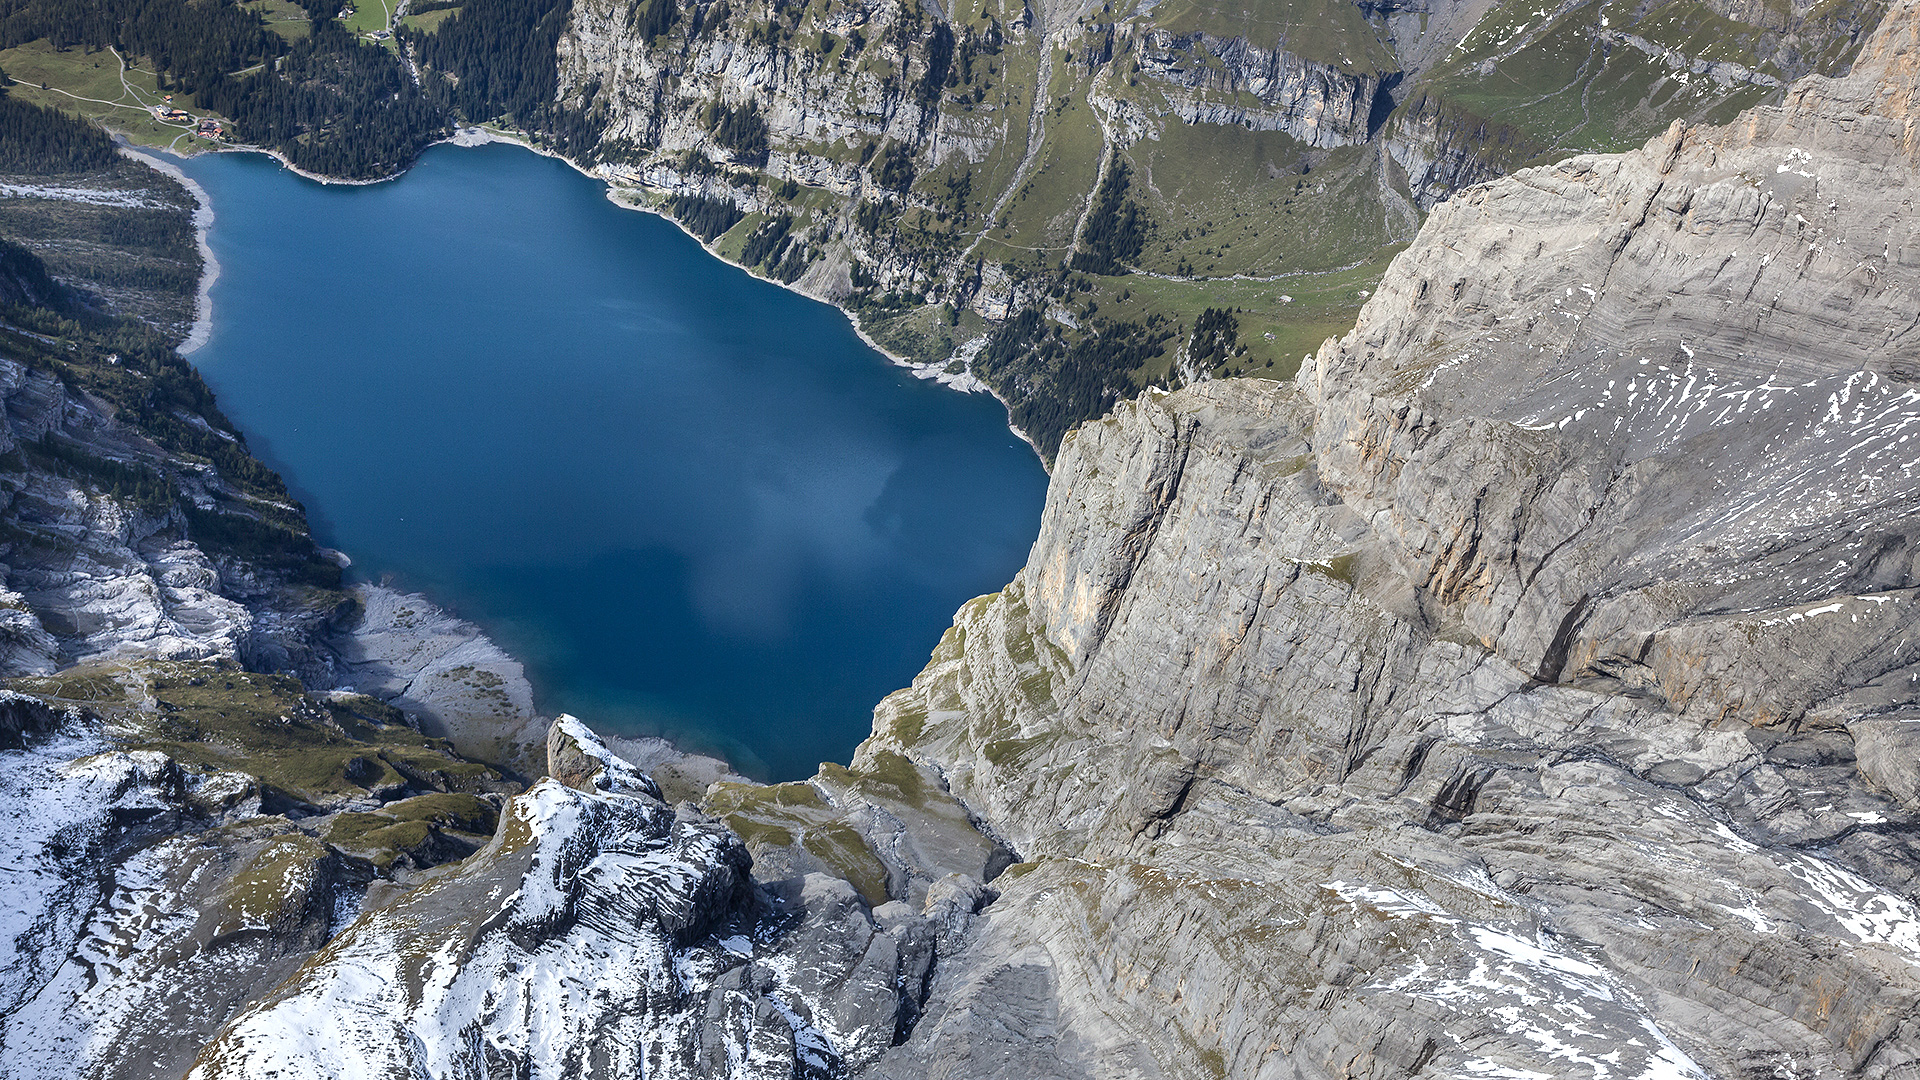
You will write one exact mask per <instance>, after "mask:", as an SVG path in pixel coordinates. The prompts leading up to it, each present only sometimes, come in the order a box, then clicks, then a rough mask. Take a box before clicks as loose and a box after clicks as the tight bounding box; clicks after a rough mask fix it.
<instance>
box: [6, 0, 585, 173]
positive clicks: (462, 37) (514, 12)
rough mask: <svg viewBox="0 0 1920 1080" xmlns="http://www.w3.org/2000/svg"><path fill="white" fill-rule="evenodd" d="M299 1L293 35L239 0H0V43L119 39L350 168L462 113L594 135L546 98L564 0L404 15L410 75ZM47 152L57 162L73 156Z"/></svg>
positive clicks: (254, 133) (395, 164)
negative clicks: (412, 62)
mask: <svg viewBox="0 0 1920 1080" xmlns="http://www.w3.org/2000/svg"><path fill="white" fill-rule="evenodd" d="M300 5H301V7H302V8H303V9H304V10H305V11H306V12H307V14H308V16H309V18H310V19H311V20H312V25H311V28H310V32H309V33H308V34H307V35H306V36H304V37H302V38H300V39H299V40H297V41H293V42H288V41H286V40H284V39H282V38H281V37H280V36H279V35H277V34H274V33H273V32H272V31H271V30H269V29H267V26H266V24H265V22H264V21H263V20H262V18H261V16H260V14H259V13H258V12H255V11H253V10H250V9H248V8H245V7H242V6H241V5H240V4H238V3H236V2H235V0H0V48H12V47H14V46H17V45H22V44H25V43H27V42H30V41H37V40H42V39H44V40H46V41H48V42H49V43H51V44H52V45H53V46H54V47H55V48H57V49H82V50H86V51H89V52H93V51H102V50H105V49H108V48H114V49H118V50H119V51H120V52H121V53H122V54H123V55H125V56H128V57H137V58H141V59H142V60H143V61H145V62H146V63H150V64H151V65H152V67H153V69H154V70H155V71H156V72H157V73H158V75H159V79H160V85H161V86H162V88H163V89H177V90H182V91H185V92H188V93H191V94H194V95H195V96H196V97H197V98H198V100H199V101H200V102H201V103H202V104H203V105H205V106H206V107H207V108H208V109H210V110H212V111H214V112H216V113H219V114H220V115H222V116H225V117H227V118H228V119H230V120H232V121H233V126H234V132H233V134H234V137H235V138H236V139H238V140H239V141H241V142H246V143H252V144H254V145H258V146H266V147H271V148H273V149H275V150H278V151H279V152H281V153H282V154H284V155H286V157H287V159H288V160H289V161H291V162H292V163H293V164H294V165H296V166H299V167H300V168H303V169H308V170H311V171H314V172H320V173H325V174H327V175H330V176H339V177H344V178H349V179H372V178H376V177H382V176H388V175H391V174H393V173H395V172H397V171H399V170H401V169H404V168H406V167H407V166H408V165H409V164H411V163H412V162H413V159H414V158H415V157H416V156H418V155H419V153H420V151H421V150H423V149H424V148H425V147H426V146H427V145H428V144H430V143H432V142H433V141H434V140H436V139H439V138H441V137H443V136H445V135H446V134H448V133H449V132H450V131H451V129H452V125H453V124H454V123H457V122H462V121H469V122H478V121H485V120H492V119H496V118H500V117H508V118H511V119H512V121H513V122H514V123H515V124H516V125H517V126H519V127H521V128H523V129H526V130H529V131H532V132H535V133H537V134H543V135H548V136H550V137H553V138H555V139H558V140H559V141H561V142H563V143H566V144H568V145H573V144H578V145H580V146H590V145H591V144H592V143H593V142H594V141H595V140H596V138H597V136H598V131H597V130H595V129H594V128H595V125H594V122H593V121H592V120H591V118H587V117H582V116H576V115H573V114H571V113H568V112H566V111H565V110H563V109H559V108H557V107H555V106H554V105H552V104H551V99H552V97H553V91H554V86H555V83H556V80H557V78H558V72H557V68H556V62H555V59H554V43H555V41H556V40H557V38H558V36H559V34H560V30H561V28H562V27H563V26H564V25H565V23H566V19H567V14H568V12H569V10H570V9H571V0H470V2H468V3H466V4H464V5H463V6H462V7H461V9H460V10H459V11H458V12H457V13H456V14H454V15H453V16H452V17H450V18H448V19H447V20H446V22H444V23H443V24H442V25H441V26H440V28H439V29H438V30H437V31H436V32H433V33H419V32H415V31H408V30H405V29H404V28H402V29H401V31H400V32H401V33H402V34H404V35H405V36H406V38H407V40H408V42H409V44H410V45H411V46H412V47H413V48H414V49H415V51H416V54H417V56H418V57H419V59H420V61H421V65H422V70H421V72H420V79H419V80H418V81H417V82H416V81H415V79H414V77H413V75H412V73H411V72H409V71H408V69H407V65H406V63H405V61H404V60H403V59H402V58H401V57H400V56H399V55H398V54H397V53H395V52H394V51H393V50H391V49H389V48H386V47H384V46H382V45H380V44H377V43H374V42H369V41H366V40H363V39H361V38H359V37H358V36H356V35H355V34H353V33H352V32H351V31H349V30H348V29H347V28H346V27H344V26H342V25H341V24H340V23H339V22H338V21H337V20H336V19H335V18H334V15H335V13H336V11H337V9H338V7H339V5H338V4H337V3H336V2H334V0H300ZM0 109H11V111H5V112H4V113H0V124H7V125H12V126H14V127H18V128H20V129H21V130H22V131H24V130H25V127H24V126H25V125H31V124H32V123H34V120H33V115H32V114H31V113H28V112H22V111H20V110H18V109H12V108H11V107H10V106H0ZM49 130H51V129H49ZM27 141H30V140H27ZM15 143H16V144H19V145H25V144H26V142H25V141H22V140H15ZM48 149H49V152H51V153H55V154H62V153H68V152H73V153H81V152H83V150H82V148H80V147H78V146H77V145H76V146H74V147H53V146H51V145H49V147H48ZM85 152H98V150H97V148H96V150H95V151H85ZM106 152H108V153H111V148H110V146H109V147H108V149H107V151H106ZM48 160H53V161H55V163H56V164H58V165H59V167H60V168H62V169H66V168H67V167H68V165H69V164H70V163H71V161H77V160H78V159H68V158H65V157H60V158H57V159H55V158H49V159H48ZM0 167H7V168H12V166H0ZM15 171H21V170H18V169H16V170H15Z"/></svg>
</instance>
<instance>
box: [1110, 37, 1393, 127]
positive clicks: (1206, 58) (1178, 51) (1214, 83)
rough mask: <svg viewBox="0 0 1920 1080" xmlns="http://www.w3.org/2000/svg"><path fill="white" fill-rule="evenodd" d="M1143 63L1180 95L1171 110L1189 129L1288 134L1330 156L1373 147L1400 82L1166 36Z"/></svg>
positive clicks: (1214, 41)
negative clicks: (1380, 116) (1376, 127)
mask: <svg viewBox="0 0 1920 1080" xmlns="http://www.w3.org/2000/svg"><path fill="white" fill-rule="evenodd" d="M1138 62H1139V66H1140V71H1141V73H1142V74H1145V75H1148V76H1151V77H1153V78H1155V79H1158V80H1160V81H1161V82H1164V83H1165V84H1166V85H1167V86H1168V87H1169V88H1173V89H1172V90H1171V92H1170V93H1169V94H1168V95H1167V109H1168V111H1169V112H1170V113H1171V114H1172V115H1174V116H1177V117H1179V119H1180V120H1181V121H1182V122H1184V123H1188V124H1235V125H1239V126H1241V127H1246V128H1253V129H1258V130H1262V131H1283V132H1285V133H1287V134H1288V135H1291V136H1293V137H1294V138H1295V139H1298V140H1299V141H1301V142H1303V143H1305V144H1307V145H1308V146H1314V147H1320V148H1323V149H1324V148H1329V147H1335V146H1351V145H1353V144H1355V143H1359V142H1364V141H1366V139H1367V136H1368V135H1369V134H1371V129H1370V126H1369V120H1370V118H1371V117H1372V116H1373V113H1374V108H1375V102H1376V100H1377V99H1378V98H1379V97H1380V96H1381V95H1382V94H1384V93H1385V92H1386V87H1387V86H1388V85H1390V84H1391V80H1393V79H1394V78H1396V77H1397V76H1398V74H1399V73H1398V72H1392V71H1387V72H1375V71H1367V70H1352V69H1350V68H1349V67H1348V66H1346V65H1338V64H1326V63H1315V62H1313V61H1311V60H1308V59H1306V58H1304V57H1301V56H1298V55H1296V54H1294V53H1291V52H1288V51H1287V50H1286V49H1284V48H1278V47H1274V48H1261V47H1260V46H1259V45H1255V44H1253V43H1251V42H1249V41H1247V40H1246V39H1245V38H1237V37H1236V38H1221V37H1215V36H1213V35H1211V34H1198V33H1195V34H1173V33H1170V32H1168V31H1166V30H1161V29H1154V30H1151V31H1148V32H1147V33H1146V34H1145V35H1144V36H1143V38H1142V41H1141V44H1140V49H1139V53H1138ZM1183 91H1184V92H1183ZM1247 97H1251V98H1253V99H1254V102H1255V103H1256V104H1251V105H1250V104H1249V103H1248V102H1247V100H1246V99H1247Z"/></svg>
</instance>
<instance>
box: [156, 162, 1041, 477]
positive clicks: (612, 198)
mask: <svg viewBox="0 0 1920 1080" xmlns="http://www.w3.org/2000/svg"><path fill="white" fill-rule="evenodd" d="M489 143H505V144H506V145H508V146H518V147H520V148H522V149H524V150H530V151H532V152H533V153H535V154H538V155H540V156H541V157H546V158H552V159H554V160H555V161H559V162H562V163H564V164H565V165H567V166H568V167H569V168H572V169H573V170H574V171H576V172H578V173H579V174H580V175H582V176H585V177H587V178H588V179H590V180H594V181H597V182H598V183H601V184H604V185H606V197H607V201H608V202H611V203H613V204H614V205H615V206H618V207H620V208H621V209H623V210H637V211H640V212H641V213H646V214H653V215H655V216H657V217H659V218H662V219H664V220H666V221H669V222H672V224H673V226H674V228H676V229H679V230H680V231H681V232H683V233H685V234H686V235H687V236H689V237H691V238H692V239H693V242H694V243H696V244H699V245H700V247H701V248H702V249H703V250H705V251H706V253H707V254H708V255H711V256H713V257H714V258H715V259H717V260H719V261H720V262H722V263H725V264H726V265H728V266H731V267H734V268H735V269H737V270H740V271H742V272H744V273H746V274H747V275H748V276H750V277H753V278H755V279H757V280H760V281H764V282H767V283H768V284H771V285H777V286H779V287H780V288H782V289H786V290H787V291H789V292H792V293H796V294H798V295H800V296H804V297H806V298H807V299H809V300H814V301H817V302H819V303H822V304H826V305H827V306H829V307H831V308H833V309H834V310H836V311H838V312H840V313H841V314H842V315H844V316H846V319H847V322H848V324H850V325H851V326H852V327H853V332H854V333H855V334H858V335H859V336H860V340H861V341H863V342H866V344H867V347H868V348H870V349H872V350H873V351H874V352H877V353H879V354H880V355H881V356H884V357H886V358H887V362H888V363H891V364H893V365H894V366H895V367H902V368H906V369H907V370H908V371H910V372H912V373H913V376H914V378H916V379H925V380H929V381H932V382H936V383H939V384H940V385H941V386H945V387H947V388H948V389H950V390H955V391H957V392H959V393H962V394H975V393H983V394H986V395H987V396H989V397H991V398H993V400H995V401H997V402H999V403H1000V407H1001V409H1003V410H1004V411H1005V412H1006V414H1007V430H1008V431H1011V432H1013V434H1014V435H1015V436H1017V437H1018V438H1019V439H1020V441H1021V442H1024V443H1026V444H1027V446H1028V447H1029V448H1030V449H1032V450H1033V453H1034V456H1035V457H1038V458H1039V459H1040V467H1041V468H1042V469H1047V468H1048V465H1047V458H1046V455H1045V454H1042V453H1041V452H1040V444H1039V443H1036V442H1034V441H1033V437H1032V436H1031V435H1028V434H1027V433H1026V432H1025V431H1024V430H1022V429H1021V427H1020V425H1018V424H1016V423H1014V422H1013V406H1012V405H1011V404H1009V403H1008V402H1007V399H1006V398H1004V397H1001V396H1000V392H999V391H997V390H995V389H994V388H993V387H992V386H990V385H989V384H988V383H987V382H986V380H984V379H982V378H980V377H979V376H977V375H974V374H973V372H972V371H971V370H967V371H964V372H961V373H960V374H959V375H957V376H956V375H953V374H951V373H949V372H948V371H947V370H946V366H947V364H949V363H952V358H951V357H949V358H948V360H947V361H945V362H935V363H925V364H923V363H916V362H914V361H912V360H909V359H907V358H906V357H903V356H900V355H898V354H896V353H894V352H893V351H892V350H890V349H888V348H887V347H886V346H885V345H882V344H880V342H878V341H876V340H874V337H873V335H871V334H869V333H868V332H867V328H866V327H865V326H862V325H861V323H860V316H859V315H858V314H856V313H855V312H854V311H853V310H852V309H850V308H848V307H846V306H845V305H843V304H841V303H839V302H838V301H836V300H831V299H828V298H827V297H824V296H816V295H814V294H813V293H810V292H807V291H806V290H804V289H801V288H798V287H796V286H794V285H793V284H792V283H791V282H785V281H780V280H779V279H777V278H771V277H767V276H766V275H764V274H761V273H758V272H757V271H755V270H754V268H752V267H749V266H741V265H740V264H739V263H736V262H734V261H733V260H731V259H729V258H727V257H726V256H724V255H722V254H720V252H719V250H718V249H717V248H716V247H715V246H714V245H713V244H712V243H711V242H709V241H707V240H704V239H702V238H701V237H699V236H697V235H695V234H694V232H693V231H692V230H690V229H688V228H687V227H686V226H685V225H683V224H681V223H680V222H679V221H678V220H676V219H675V218H674V217H673V215H671V214H669V213H667V212H665V211H664V210H661V209H659V208H657V207H652V206H646V205H643V204H641V203H637V202H629V201H625V200H622V199H620V198H618V192H619V191H620V190H621V189H619V188H616V187H615V186H614V184H613V183H612V181H610V180H608V179H607V178H606V177H604V176H602V175H600V174H599V173H596V172H594V171H593V170H592V169H589V168H587V167H586V166H583V165H581V164H580V163H579V162H577V161H575V160H573V159H572V158H570V157H567V156H566V155H565V154H560V153H556V152H554V151H552V150H548V149H547V148H545V147H543V146H540V145H538V144H536V143H535V142H533V141H532V140H531V139H528V138H526V137H525V136H522V135H516V134H513V133H511V132H503V131H495V130H492V129H489V128H486V127H484V126H480V125H468V126H467V127H464V128H456V129H455V130H454V133H453V134H452V135H449V136H447V137H446V138H443V139H436V140H434V141H433V142H431V143H429V144H428V147H427V148H428V149H432V148H433V147H435V146H459V147H475V146H485V145H487V144H489ZM133 152H134V153H135V154H136V156H139V157H142V158H145V159H146V160H147V161H149V162H154V161H155V159H154V158H152V157H151V156H150V155H148V154H144V153H140V152H138V151H133ZM168 153H176V154H177V153H178V152H176V151H168ZM201 154H264V155H266V156H267V157H270V158H272V159H274V160H275V161H278V162H279V163H280V165H281V167H282V168H284V169H286V170H287V171H288V172H291V173H293V174H294V175H296V176H299V177H302V178H303V179H307V180H312V181H313V182H314V183H317V184H328V185H336V184H337V185H341V186H347V187H365V186H370V185H373V184H385V183H389V182H391V181H394V180H398V179H400V178H401V177H403V176H405V175H406V174H407V173H408V172H410V171H412V169H413V166H412V165H408V166H407V168H405V169H402V170H400V171H398V172H395V173H393V174H391V175H388V176H382V177H377V178H375V179H372V180H342V179H340V178H338V177H331V176H323V175H321V174H319V173H315V172H309V171H307V170H306V169H302V168H300V167H299V166H298V165H295V164H294V163H293V162H291V161H289V160H288V159H287V156H286V155H285V154H282V153H281V152H279V151H278V150H272V149H269V148H267V147H262V146H223V147H216V148H209V149H196V150H191V151H188V152H187V153H185V154H179V155H178V156H182V157H198V156H199V155H201ZM162 171H166V170H165V169H164V168H163V169H162ZM175 173H177V174H178V175H179V176H180V177H184V176H185V174H184V173H178V170H177V169H176V170H175ZM170 175H172V174H170ZM188 189H189V190H195V185H192V184H191V183H189V185H188ZM626 190H635V189H631V188H629V189H626ZM639 190H654V189H646V188H643V189H639ZM196 197H197V195H196ZM201 202H202V205H203V206H205V205H206V201H205V200H201ZM211 219H212V211H211V210H210V209H209V210H208V220H209V221H211ZM197 220H198V216H197V215H196V221H197ZM205 235H206V233H205V230H204V229H203V230H202V231H201V237H202V242H203V243H202V251H201V255H202V257H203V258H206V259H207V260H208V265H209V266H211V267H213V268H214V271H215V274H216V276H217V273H218V265H217V264H216V263H214V262H213V261H212V254H211V252H210V251H209V250H207V249H206V248H205V246H204V239H205ZM210 287H211V286H210V285H209V284H207V283H204V282H203V284H202V287H201V288H202V295H203V296H204V295H205V291H206V289H208V288H210ZM194 326H195V331H196V333H197V332H198V331H199V328H200V323H199V322H198V321H196V322H195V324H194ZM189 340H190V341H191V340H194V339H193V338H192V337H189ZM204 344H206V342H205V339H204V337H203V338H201V339H200V340H198V341H197V343H195V344H194V345H193V346H192V348H193V349H198V348H200V346H201V345H204ZM970 344H972V342H971V341H969V342H966V343H964V344H963V345H962V346H961V348H962V349H964V348H965V347H966V345H970ZM187 351H189V350H187V349H186V348H185V347H184V346H183V348H182V355H185V354H186V352H187ZM959 352H960V350H958V349H956V350H955V355H956V356H957V355H959ZM1049 471H1050V470H1049Z"/></svg>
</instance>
